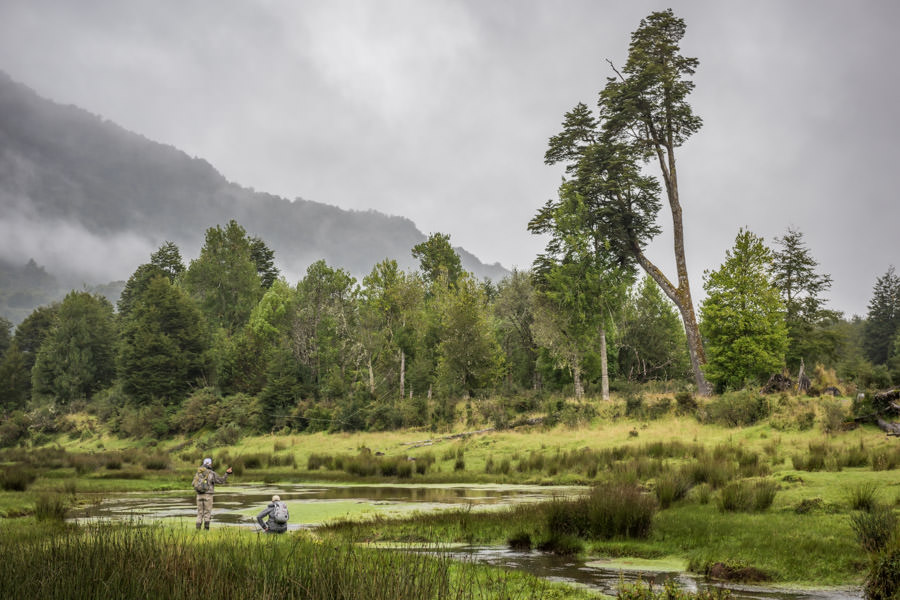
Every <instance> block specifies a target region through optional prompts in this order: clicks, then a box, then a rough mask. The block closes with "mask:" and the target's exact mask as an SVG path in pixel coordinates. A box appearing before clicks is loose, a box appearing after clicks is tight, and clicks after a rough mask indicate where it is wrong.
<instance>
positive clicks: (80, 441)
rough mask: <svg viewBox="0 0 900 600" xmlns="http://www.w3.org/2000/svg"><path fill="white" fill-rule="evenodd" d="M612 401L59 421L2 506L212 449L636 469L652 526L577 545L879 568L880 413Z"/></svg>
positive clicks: (27, 460)
mask: <svg viewBox="0 0 900 600" xmlns="http://www.w3.org/2000/svg"><path fill="white" fill-rule="evenodd" d="M804 410H805V409H804ZM598 412H599V413H600V416H598V417H597V418H595V419H593V420H592V421H591V422H590V423H589V424H584V425H582V426H578V427H567V426H562V425H557V426H554V427H543V426H540V425H535V426H529V427H522V428H516V429H513V430H502V431H479V432H477V433H471V434H466V430H465V429H463V428H462V427H459V428H457V429H456V430H453V431H444V432H425V431H409V430H407V431H395V432H384V433H357V434H348V433H338V434H328V433H315V434H295V435H266V436H253V437H245V438H243V439H241V440H240V441H239V442H237V443H235V444H233V445H230V446H220V447H214V448H213V447H208V446H206V445H205V442H204V440H205V439H206V438H203V437H202V436H201V437H198V438H196V439H187V438H179V439H173V440H169V441H163V442H158V443H157V442H153V441H150V440H144V441H140V442H131V443H129V442H127V441H123V440H116V439H110V438H108V437H96V438H92V437H89V436H79V437H77V438H73V437H71V436H59V437H57V438H55V439H52V440H48V443H47V444H45V445H44V446H43V447H41V448H31V449H14V450H5V451H3V452H2V453H0V462H2V469H3V473H4V477H8V476H9V477H12V475H9V474H10V473H13V472H15V471H17V470H21V471H27V472H29V473H31V475H32V476H33V477H31V480H30V481H28V482H27V483H25V484H24V485H23V487H22V489H21V490H14V489H4V490H2V491H0V513H2V514H4V515H5V516H7V517H13V516H22V515H33V514H35V512H36V510H37V507H38V503H39V501H40V500H41V499H42V498H47V497H55V498H61V499H62V500H61V501H62V502H64V503H69V504H71V503H79V502H86V501H94V500H96V499H97V498H98V497H101V496H102V495H103V494H106V493H117V492H123V491H140V492H152V491H160V490H171V489H183V490H187V489H188V488H189V481H190V475H191V473H192V471H193V469H194V468H195V466H196V464H197V463H198V462H199V460H200V459H201V458H202V457H203V456H207V455H212V456H213V457H214V459H215V462H216V465H217V467H219V468H221V469H224V467H225V466H227V465H232V466H234V468H235V476H234V478H233V481H239V482H241V483H251V482H266V483H273V484H277V483H279V482H284V483H287V482H347V483H359V482H364V483H373V484H374V483H384V482H389V483H410V484H426V483H427V484H450V483H519V484H554V485H559V484H584V485H589V486H596V485H599V484H605V483H610V482H612V483H626V484H629V485H634V486H637V487H638V488H639V489H640V490H642V491H643V493H645V494H646V495H648V496H650V497H652V498H654V499H655V501H656V503H657V512H655V516H654V517H653V520H652V527H650V529H649V531H648V532H647V534H646V535H645V536H643V537H635V536H617V535H612V536H597V535H590V534H584V533H578V534H577V535H575V536H574V537H575V538H577V539H576V541H575V542H572V543H570V544H567V545H566V546H565V548H563V550H564V551H571V550H572V549H573V548H574V550H575V551H580V552H583V553H585V554H587V555H590V556H594V557H599V558H609V557H644V558H659V557H678V558H679V559H681V560H683V561H685V562H687V563H688V564H689V565H690V566H691V569H692V570H694V571H697V572H701V573H702V572H705V571H706V570H708V569H709V568H710V565H714V564H716V563H721V564H728V565H744V566H750V567H753V568H754V569H756V570H758V571H760V572H762V573H763V574H764V575H765V576H766V577H767V578H768V579H769V580H771V581H774V582H778V583H799V584H808V585H844V584H858V583H859V582H860V579H861V572H862V571H864V570H865V564H866V563H865V557H864V555H863V554H862V552H861V550H860V544H859V542H858V541H857V539H856V538H857V535H856V532H855V531H854V530H853V529H852V527H851V519H852V518H853V517H854V515H857V514H859V513H860V511H861V510H865V508H864V507H861V506H860V503H859V496H860V495H863V496H865V495H866V490H871V495H872V498H871V502H872V503H873V504H877V505H878V506H887V507H891V509H893V508H894V507H896V506H897V505H898V498H900V469H898V467H900V450H898V448H900V446H898V443H897V440H896V439H894V438H886V437H885V436H884V434H883V433H882V432H881V431H880V430H878V429H876V428H874V427H868V426H866V427H860V428H857V429H854V430H849V431H844V430H842V429H841V428H839V427H835V426H834V423H831V424H829V423H827V422H825V421H824V420H821V419H820V417H815V418H814V419H807V418H806V416H805V415H808V414H811V413H806V412H804V413H797V414H798V415H799V416H800V417H802V419H801V418H798V419H797V423H799V425H798V424H795V423H794V421H792V420H791V418H793V417H791V414H787V413H775V414H773V416H772V417H770V418H769V419H767V420H763V421H760V422H757V423H755V424H753V425H746V426H726V425H722V424H712V423H708V422H701V419H700V418H699V417H698V416H695V415H677V414H675V412H674V410H673V411H670V412H669V413H666V414H662V415H656V416H655V418H653V419H648V418H632V417H628V416H626V414H625V408H624V405H623V404H622V403H621V402H620V403H616V402H613V403H610V404H608V405H606V406H605V407H603V409H602V410H600V411H598ZM779 415H780V416H779ZM786 415H787V416H786ZM776 416H777V417H778V419H776V418H775V417H776ZM788 417H791V418H788ZM27 478H28V477H26V479H27ZM4 487H5V486H4ZM759 490H762V491H764V492H765V493H764V494H759ZM754 494H759V495H758V496H755V495H754ZM855 498H856V499H855ZM548 519H549V518H548V516H547V512H546V508H545V507H540V506H531V505H529V506H519V507H516V508H512V509H508V510H506V511H505V512H501V513H491V512H482V511H472V510H467V509H464V510H459V511H451V512H445V513H441V514H433V515H416V516H414V517H408V518H401V519H391V520H387V519H384V518H375V519H373V520H369V521H367V522H358V523H344V524H341V525H339V526H334V527H331V528H329V529H328V530H327V533H326V534H327V535H329V536H334V539H335V540H340V542H341V543H344V541H346V540H353V541H380V542H425V543H440V542H468V543H473V542H474V543H486V544H506V543H508V542H509V541H510V540H511V539H518V540H520V541H521V540H523V539H525V538H526V537H527V539H528V541H529V543H531V544H532V546H533V547H537V546H538V545H539V544H541V543H542V542H543V541H545V540H547V539H549V538H551V537H552V535H551V534H552V533H553V532H551V531H550V526H549V525H548V523H549V522H550V521H549V520H548ZM7 521H8V520H7Z"/></svg>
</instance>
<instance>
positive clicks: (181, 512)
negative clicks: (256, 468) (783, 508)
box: [72, 484, 863, 600]
mask: <svg viewBox="0 0 900 600" xmlns="http://www.w3.org/2000/svg"><path fill="white" fill-rule="evenodd" d="M585 489H586V488H578V487H535V486H514V485H498V486H482V485H472V486H466V485H447V486H441V485H431V486H427V485H424V486H423V485H371V486H369V485H352V486H334V485H306V484H284V485H277V486H275V485H231V486H227V487H224V486H223V487H221V488H219V489H218V490H217V491H216V495H215V509H214V517H213V518H214V520H215V522H216V523H220V524H227V525H232V526H244V527H252V526H254V525H253V520H252V518H250V517H248V516H247V515H246V514H244V513H246V511H247V509H250V508H252V509H257V508H261V507H263V506H265V505H266V504H267V503H268V502H269V500H270V499H271V498H272V495H273V494H279V495H280V496H281V499H282V500H284V501H286V502H288V503H291V502H304V503H328V502H348V501H349V502H355V503H361V504H367V505H370V506H373V507H376V508H378V507H383V508H386V509H390V508H391V507H398V506H403V505H413V506H414V507H415V508H416V509H421V510H432V509H433V510H440V509H441V508H452V507H454V506H460V505H467V504H470V505H472V506H474V507H485V508H489V507H491V506H505V505H511V504H515V503H518V502H534V501H540V500H547V499H549V498H551V497H554V496H569V495H575V494H580V493H583V492H584V491H585ZM297 512H302V511H297ZM292 513H293V514H292V517H294V518H292V519H291V523H290V525H289V528H290V529H298V528H305V527H311V526H315V523H310V522H306V523H304V522H302V514H296V512H295V511H292ZM72 517H74V518H76V519H104V520H117V519H130V520H143V519H162V518H184V519H186V520H190V521H192V520H193V519H194V518H195V517H196V505H195V496H194V494H193V493H192V492H190V491H178V492H158V493H154V494H146V493H140V494H139V493H131V494H120V495H116V496H112V497H110V498H107V499H104V500H103V501H102V502H98V503H97V504H95V505H93V506H90V507H88V508H85V509H83V510H80V511H78V512H76V513H74V514H73V515H72ZM297 517H299V518H297ZM423 551H424V550H423ZM442 551H443V550H442ZM450 555H451V556H452V557H454V558H457V559H460V560H474V561H480V562H484V563H488V564H491V565H495V566H500V567H505V568H510V569H517V570H521V571H525V572H528V573H531V574H533V575H536V576H538V577H542V578H546V579H548V580H551V581H559V582H565V583H570V584H577V585H583V586H586V587H589V588H591V589H594V590H597V591H601V592H603V593H605V594H609V595H612V596H614V595H615V593H616V590H617V588H618V586H619V585H620V583H621V582H623V581H624V582H634V581H637V580H639V579H640V580H641V581H643V582H652V583H653V584H654V585H662V584H663V583H664V582H665V581H667V580H669V579H672V580H675V582H676V583H677V584H678V585H679V587H682V588H684V589H686V590H691V591H696V590H698V589H702V588H704V587H706V586H707V584H706V583H705V582H703V581H702V580H698V579H696V578H694V577H692V576H690V575H688V574H684V573H677V572H654V571H644V570H641V571H623V570H620V569H616V568H605V567H603V566H602V565H600V564H598V563H597V562H591V563H586V562H585V561H584V560H582V559H579V558H573V557H561V556H555V555H552V554H545V553H541V552H523V551H517V550H510V549H508V548H505V547H495V546H489V547H471V548H465V549H454V550H452V551H450ZM728 588H729V589H731V590H732V592H733V597H734V598H735V600H771V599H777V600H812V599H822V600H860V599H861V598H862V597H863V595H862V592H861V590H858V589H853V590H810V591H798V590H784V589H777V588H768V587H756V586H740V585H729V586H728Z"/></svg>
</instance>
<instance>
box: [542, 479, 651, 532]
mask: <svg viewBox="0 0 900 600" xmlns="http://www.w3.org/2000/svg"><path fill="white" fill-rule="evenodd" d="M656 510H657V503H656V499H655V498H653V497H652V496H650V495H648V494H645V493H643V492H642V491H641V490H640V488H639V487H638V486H637V485H632V484H626V483H619V484H606V485H599V486H596V487H594V488H593V489H592V490H591V492H590V493H589V494H588V495H587V496H584V497H582V498H577V499H574V500H558V499H554V500H552V501H550V503H549V504H548V506H547V513H546V515H547V529H548V531H549V532H550V534H551V536H553V535H575V536H579V537H585V538H591V539H604V538H612V537H617V536H624V537H639V538H643V537H647V536H648V535H649V534H650V529H651V527H652V524H653V515H654V514H655V513H656Z"/></svg>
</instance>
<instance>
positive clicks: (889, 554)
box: [863, 546, 900, 600]
mask: <svg viewBox="0 0 900 600" xmlns="http://www.w3.org/2000/svg"><path fill="white" fill-rule="evenodd" d="M863 590H864V592H865V597H866V598H868V599H869V600H891V599H892V598H896V597H897V596H898V595H900V547H897V546H893V547H891V548H888V549H886V550H885V551H884V552H880V553H878V554H877V555H876V556H875V557H874V558H873V559H872V562H871V563H870V566H869V572H868V574H867V575H866V581H865V585H864V586H863Z"/></svg>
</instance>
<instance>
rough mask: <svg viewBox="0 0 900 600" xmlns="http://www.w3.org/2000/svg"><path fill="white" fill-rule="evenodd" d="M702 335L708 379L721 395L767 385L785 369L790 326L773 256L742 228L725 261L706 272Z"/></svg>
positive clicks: (753, 235)
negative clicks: (786, 319)
mask: <svg viewBox="0 0 900 600" xmlns="http://www.w3.org/2000/svg"><path fill="white" fill-rule="evenodd" d="M704 279H705V286H704V287H705V290H706V293H707V297H706V300H705V301H704V302H703V305H702V307H701V309H700V314H701V319H702V320H701V322H700V326H701V331H702V332H703V337H704V339H705V340H706V344H707V346H706V347H707V352H708V355H709V362H708V363H707V364H706V367H705V370H706V375H707V377H709V379H710V381H712V382H714V383H715V384H716V387H717V388H718V389H719V390H725V389H727V388H735V389H736V388H740V387H743V386H744V385H746V384H748V383H751V382H760V381H764V380H765V379H766V378H768V377H769V376H770V375H772V374H773V373H775V372H779V371H780V370H781V369H782V368H783V367H784V354H785V351H786V350H787V345H788V337H787V326H786V325H785V323H784V304H783V303H782V302H781V296H780V294H779V291H778V288H777V287H776V286H775V283H774V281H773V275H772V252H771V250H769V248H767V247H766V245H765V244H764V243H763V240H762V239H761V238H760V237H758V236H756V235H755V234H753V233H752V232H750V231H747V230H744V229H741V230H740V232H739V233H738V235H737V238H736V239H735V242H734V247H733V248H732V249H731V250H728V251H727V252H726V253H725V262H724V263H722V265H721V266H720V267H719V268H718V269H717V270H715V271H707V272H706V273H705V277H704Z"/></svg>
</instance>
